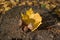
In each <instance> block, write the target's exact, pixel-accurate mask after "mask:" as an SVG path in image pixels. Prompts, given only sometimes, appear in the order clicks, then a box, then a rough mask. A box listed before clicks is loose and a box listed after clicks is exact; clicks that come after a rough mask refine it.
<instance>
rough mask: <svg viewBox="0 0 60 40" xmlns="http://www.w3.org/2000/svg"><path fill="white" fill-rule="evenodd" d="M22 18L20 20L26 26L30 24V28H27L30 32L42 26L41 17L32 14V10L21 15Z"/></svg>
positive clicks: (37, 14)
mask: <svg viewBox="0 0 60 40" xmlns="http://www.w3.org/2000/svg"><path fill="white" fill-rule="evenodd" d="M21 16H22V20H23V21H24V22H25V23H26V24H27V25H29V24H32V26H31V27H30V26H29V29H30V28H31V29H30V30H31V31H34V30H36V29H37V28H38V27H39V25H41V24H42V17H41V16H40V15H39V13H34V11H33V10H32V8H30V9H29V10H27V11H26V13H25V14H23V13H22V14H21Z"/></svg>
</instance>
